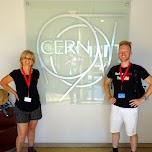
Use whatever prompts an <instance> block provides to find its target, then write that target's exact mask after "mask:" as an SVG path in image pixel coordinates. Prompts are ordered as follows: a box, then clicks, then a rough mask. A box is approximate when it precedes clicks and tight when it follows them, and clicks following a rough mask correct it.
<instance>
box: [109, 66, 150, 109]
mask: <svg viewBox="0 0 152 152" xmlns="http://www.w3.org/2000/svg"><path fill="white" fill-rule="evenodd" d="M119 66H120V65H116V66H113V67H112V68H111V69H110V71H109V73H108V74H107V77H108V78H111V79H112V81H113V85H114V97H115V98H116V103H115V105H116V106H119V107H124V108H134V107H131V106H130V105H129V101H130V100H132V99H136V98H137V92H135V87H136V82H135V78H134V76H133V69H136V71H137V77H138V81H139V82H138V84H139V85H141V86H142V82H141V79H143V80H144V79H146V78H147V77H148V76H149V73H148V72H147V71H146V70H145V69H144V68H143V67H141V66H139V65H136V64H131V66H130V68H129V71H128V73H127V75H126V77H125V79H124V81H123V83H122V81H121V78H120V72H119ZM125 70H126V68H122V75H124V72H125ZM121 85H122V86H123V87H122V90H121ZM118 94H125V98H118Z"/></svg>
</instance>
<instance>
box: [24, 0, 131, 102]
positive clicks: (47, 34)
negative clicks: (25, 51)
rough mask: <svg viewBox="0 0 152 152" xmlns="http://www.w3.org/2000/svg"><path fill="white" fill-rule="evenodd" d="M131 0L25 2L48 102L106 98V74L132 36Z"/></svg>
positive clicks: (29, 34)
mask: <svg viewBox="0 0 152 152" xmlns="http://www.w3.org/2000/svg"><path fill="white" fill-rule="evenodd" d="M129 13H130V1H127V0H123V1H122V0H117V1H116V0H100V1H51V0H27V1H25V16H26V34H27V48H29V49H31V50H33V51H34V52H35V54H36V57H37V62H36V65H35V67H36V68H38V69H39V71H40V73H41V78H40V80H39V86H38V87H39V92H40V94H41V101H43V102H44V103H64V104H65V103H71V104H78V103H79V104H84V103H102V104H105V103H107V102H106V101H105V93H104V90H103V78H104V76H105V74H106V73H107V71H108V70H109V68H110V67H111V66H112V65H113V64H117V63H118V57H117V51H118V43H119V42H120V41H121V40H124V39H128V27H129Z"/></svg>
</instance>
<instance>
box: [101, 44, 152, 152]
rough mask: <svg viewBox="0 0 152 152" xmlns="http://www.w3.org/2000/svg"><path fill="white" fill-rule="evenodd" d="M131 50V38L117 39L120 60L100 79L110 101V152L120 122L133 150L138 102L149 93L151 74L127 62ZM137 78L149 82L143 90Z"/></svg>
mask: <svg viewBox="0 0 152 152" xmlns="http://www.w3.org/2000/svg"><path fill="white" fill-rule="evenodd" d="M131 54H132V50H131V42H129V41H122V42H120V43H119V52H118V56H119V59H120V61H121V63H120V65H116V66H113V67H112V68H111V69H110V71H109V73H108V74H107V77H106V78H105V80H104V89H105V93H106V96H107V98H108V99H109V101H110V103H111V104H112V106H111V118H110V131H111V133H112V146H113V149H112V152H118V143H119V139H120V129H121V125H122V123H124V124H125V128H126V133H127V135H128V136H129V137H130V144H131V152H136V149H137V143H138V135H137V132H136V128H137V120H138V106H139V105H140V104H142V103H143V102H144V101H145V100H146V99H147V98H148V97H149V95H150V94H151V93H152V77H151V76H150V74H149V73H148V72H147V71H146V70H145V69H144V68H143V67H141V66H139V65H136V64H132V63H131V62H130V56H131ZM135 72H136V76H135ZM135 77H137V78H135ZM141 79H143V80H145V81H146V82H147V83H148V84H149V87H148V89H147V91H146V92H144V94H140V92H141V91H140V90H141V89H143V87H142V83H141ZM111 81H112V82H113V85H114V96H112V95H111V93H110V89H109V84H110V83H111ZM136 81H137V82H136Z"/></svg>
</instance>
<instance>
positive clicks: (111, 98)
mask: <svg viewBox="0 0 152 152" xmlns="http://www.w3.org/2000/svg"><path fill="white" fill-rule="evenodd" d="M110 82H111V79H110V78H108V77H106V78H105V80H104V90H105V93H106V96H107V98H108V100H109V101H110V102H111V103H112V104H114V103H115V102H116V99H115V98H114V97H112V96H111V93H110V88H109V84H110Z"/></svg>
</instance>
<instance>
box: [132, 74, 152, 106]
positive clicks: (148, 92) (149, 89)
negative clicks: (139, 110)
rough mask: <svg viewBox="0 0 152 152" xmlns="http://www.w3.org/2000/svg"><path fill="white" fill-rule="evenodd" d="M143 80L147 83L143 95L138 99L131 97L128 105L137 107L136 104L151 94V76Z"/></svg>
mask: <svg viewBox="0 0 152 152" xmlns="http://www.w3.org/2000/svg"><path fill="white" fill-rule="evenodd" d="M145 81H146V82H147V83H148V84H149V87H148V89H147V90H146V92H145V94H144V95H143V97H141V98H139V99H133V100H130V105H131V106H132V107H137V106H138V105H140V104H142V103H143V102H145V101H146V99H147V98H148V97H149V96H150V95H151V94H152V76H151V75H150V76H148V77H147V78H146V79H145Z"/></svg>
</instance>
